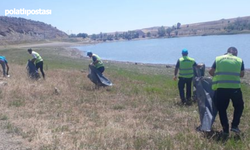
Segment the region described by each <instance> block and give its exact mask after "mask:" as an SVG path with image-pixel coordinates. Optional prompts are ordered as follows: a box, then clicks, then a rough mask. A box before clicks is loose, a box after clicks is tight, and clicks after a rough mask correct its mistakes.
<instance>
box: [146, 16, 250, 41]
mask: <svg viewBox="0 0 250 150" xmlns="http://www.w3.org/2000/svg"><path fill="white" fill-rule="evenodd" d="M163 27H164V28H165V29H168V28H170V29H171V32H170V36H171V37H176V36H204V35H218V34H240V33H250V16H247V17H238V18H231V19H221V20H216V21H208V22H201V23H193V24H183V25H181V26H180V28H177V24H176V25H173V26H163ZM159 28H160V27H151V28H145V29H141V30H142V31H143V32H144V33H145V34H146V33H147V32H150V33H151V35H158V31H159ZM166 36H168V35H167V33H166Z"/></svg>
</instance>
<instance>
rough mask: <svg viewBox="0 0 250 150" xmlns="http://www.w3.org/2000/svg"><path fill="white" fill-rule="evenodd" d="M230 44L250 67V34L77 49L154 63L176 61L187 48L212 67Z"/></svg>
mask: <svg viewBox="0 0 250 150" xmlns="http://www.w3.org/2000/svg"><path fill="white" fill-rule="evenodd" d="M231 46H234V47H236V48H237V49H238V56H239V57H240V58H242V59H243V60H244V63H245V68H250V60H249V58H250V54H249V52H250V34H238V35H216V36H196V37H182V38H165V39H150V40H138V41H122V42H109V43H100V44H95V45H87V46H80V47H76V48H78V49H79V50H81V51H84V52H87V51H91V52H93V53H95V54H97V55H99V56H100V57H101V58H102V59H105V60H116V61H129V62H137V63H153V64H176V62H177V60H178V58H180V57H181V50H182V49H183V48H186V49H188V51H189V56H190V57H192V58H194V59H195V60H196V62H197V63H205V64H206V66H207V67H210V66H211V65H212V63H213V62H214V60H215V57H216V56H219V55H222V54H224V53H225V52H226V51H227V49H228V48H229V47H231Z"/></svg>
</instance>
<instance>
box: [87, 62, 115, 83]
mask: <svg viewBox="0 0 250 150" xmlns="http://www.w3.org/2000/svg"><path fill="white" fill-rule="evenodd" d="M88 78H89V79H90V81H92V82H93V83H94V84H95V85H97V86H112V82H111V81H109V79H107V78H106V77H105V76H104V75H103V74H102V73H101V72H100V71H99V70H97V69H96V68H95V67H94V66H92V65H89V74H88Z"/></svg>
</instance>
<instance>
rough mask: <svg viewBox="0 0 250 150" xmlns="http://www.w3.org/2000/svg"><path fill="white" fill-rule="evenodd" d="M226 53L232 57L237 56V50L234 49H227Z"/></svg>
mask: <svg viewBox="0 0 250 150" xmlns="http://www.w3.org/2000/svg"><path fill="white" fill-rule="evenodd" d="M227 53H230V54H232V55H234V56H237V55H238V50H237V49H236V48H235V47H229V48H228V49H227Z"/></svg>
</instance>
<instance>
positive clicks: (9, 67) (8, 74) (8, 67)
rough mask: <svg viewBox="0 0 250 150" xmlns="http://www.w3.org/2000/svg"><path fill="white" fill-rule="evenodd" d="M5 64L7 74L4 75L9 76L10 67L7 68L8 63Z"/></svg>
mask: <svg viewBox="0 0 250 150" xmlns="http://www.w3.org/2000/svg"><path fill="white" fill-rule="evenodd" d="M5 64H6V67H7V72H6V74H7V75H9V69H10V67H9V65H8V63H5Z"/></svg>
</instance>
